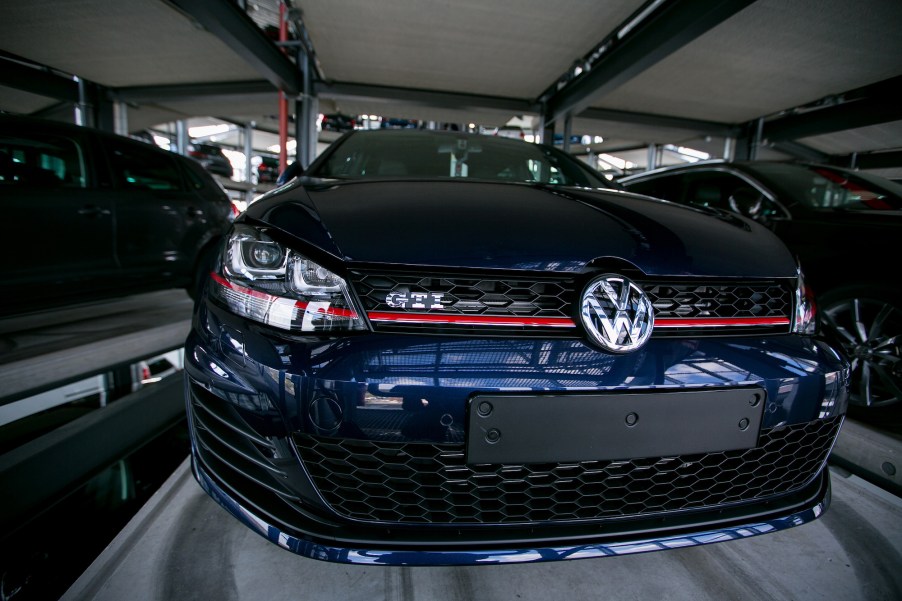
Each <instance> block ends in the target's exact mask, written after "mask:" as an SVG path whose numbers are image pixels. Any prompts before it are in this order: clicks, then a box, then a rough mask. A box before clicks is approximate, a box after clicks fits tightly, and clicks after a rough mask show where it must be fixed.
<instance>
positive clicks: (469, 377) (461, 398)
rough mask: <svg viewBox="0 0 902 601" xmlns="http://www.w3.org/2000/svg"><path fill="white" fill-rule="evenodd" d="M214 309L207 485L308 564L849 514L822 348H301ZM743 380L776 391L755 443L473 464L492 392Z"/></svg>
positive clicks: (545, 342)
mask: <svg viewBox="0 0 902 601" xmlns="http://www.w3.org/2000/svg"><path fill="white" fill-rule="evenodd" d="M196 317H197V319H196V322H195V327H194V330H193V332H192V334H191V335H190V337H189V339H188V343H187V346H186V350H187V353H186V358H187V365H186V371H187V373H188V379H187V384H186V389H187V395H186V396H187V398H188V409H189V418H190V423H191V433H192V455H193V465H194V471H195V475H196V477H197V479H198V481H199V482H200V483H201V485H202V486H203V487H204V489H205V490H206V491H207V492H208V493H209V494H210V495H211V496H212V497H213V498H214V499H216V500H217V502H219V503H220V504H221V505H223V507H225V508H226V509H227V510H228V511H230V512H231V513H232V514H233V515H235V516H236V517H238V518H239V519H240V520H241V521H243V522H244V523H245V524H247V525H248V526H250V527H251V528H252V529H254V530H255V531H257V532H259V533H260V534H261V535H263V536H265V537H267V538H268V539H270V540H271V541H273V542H275V543H276V544H279V545H280V546H283V547H285V548H287V549H289V550H292V551H294V552H296V553H299V554H302V555H305V556H308V557H312V558H316V559H325V560H330V561H339V562H349V563H386V564H395V565H397V564H411V565H414V564H421V565H439V564H442V565H451V564H470V563H501V562H524V561H545V560H553V559H565V558H582V557H595V556H604V555H619V554H627V553H637V552H643V551H650V550H656V549H666V548H675V547H682V546H691V545H698V544H707V543H712V542H720V541H723V540H731V539H735V538H744V537H747V536H753V535H756V534H762V533H766V532H771V531H775V530H780V529H784V528H788V527H791V526H795V525H799V524H802V523H805V522H807V521H810V520H812V519H815V518H816V517H818V516H819V515H820V514H821V513H822V512H823V511H824V509H826V507H827V504H828V502H829V476H828V474H827V472H826V470H825V469H824V465H825V461H826V457H827V455H828V454H829V450H830V448H831V447H832V444H833V441H834V440H835V436H836V434H837V432H838V430H839V427H840V424H841V421H842V415H843V413H844V411H845V402H846V389H847V369H846V365H845V363H844V362H843V361H842V360H841V359H840V358H839V357H838V356H836V355H835V353H833V352H832V351H831V350H830V349H829V347H826V346H825V345H823V344H820V343H818V342H816V341H813V340H811V339H804V338H799V337H793V336H780V337H769V338H735V339H727V338H718V339H704V340H702V339H699V340H673V339H666V340H653V341H651V342H650V343H649V344H648V345H647V346H646V347H645V348H644V349H643V350H642V351H640V352H638V353H633V354H632V355H623V356H616V357H615V356H611V355H606V354H603V353H600V352H598V351H595V350H593V349H592V348H591V347H588V346H587V345H585V344H583V343H582V342H580V341H575V340H554V339H538V340H537V339H531V340H518V339H477V338H452V337H447V338H439V337H417V336H404V335H394V336H391V335H374V334H370V335H363V336H353V337H343V338H334V339H321V338H314V337H292V336H286V335H284V334H281V333H276V332H273V331H272V330H271V329H269V328H265V327H262V326H259V325H257V324H254V323H252V322H248V321H245V320H242V319H240V318H238V317H236V316H234V315H232V314H230V313H228V312H225V311H223V310H221V309H219V308H218V307H216V306H215V305H212V304H209V303H201V304H200V306H199V310H198V313H197V316H196ZM742 387H756V388H760V389H764V390H765V391H766V394H767V404H766V406H765V409H764V413H763V416H762V422H761V439H760V441H759V444H758V445H757V446H756V447H755V448H752V449H748V450H740V451H727V452H719V453H709V454H692V455H678V456H669V457H657V458H644V459H640V460H633V459H628V458H627V459H624V460H622V461H619V460H618V461H604V462H601V461H571V462H561V463H555V464H548V465H539V466H536V465H510V464H505V465H495V466H484V465H483V466H471V465H468V464H467V463H466V461H464V460H463V459H462V457H463V456H464V453H463V451H464V449H465V442H464V441H465V435H466V431H465V430H466V424H467V421H466V420H467V407H468V403H469V401H470V399H471V398H472V397H473V396H474V395H477V394H486V393H493V394H524V393H529V394H540V395H544V394H549V393H554V394H556V395H561V394H585V393H587V392H591V393H599V392H605V391H618V390H619V391H623V390H624V389H629V390H642V391H662V392H663V391H677V390H698V389H735V388H742ZM398 457H401V458H402V460H399V459H398ZM587 459H590V458H587Z"/></svg>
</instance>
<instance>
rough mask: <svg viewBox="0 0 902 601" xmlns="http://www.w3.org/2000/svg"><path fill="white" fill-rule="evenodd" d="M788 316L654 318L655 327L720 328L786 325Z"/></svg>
mask: <svg viewBox="0 0 902 601" xmlns="http://www.w3.org/2000/svg"><path fill="white" fill-rule="evenodd" d="M788 325H789V318H788V317H695V318H690V319H682V318H679V317H664V318H661V319H656V320H655V327H656V328H721V327H730V326H788Z"/></svg>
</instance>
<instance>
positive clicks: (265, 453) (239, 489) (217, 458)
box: [189, 384, 299, 521]
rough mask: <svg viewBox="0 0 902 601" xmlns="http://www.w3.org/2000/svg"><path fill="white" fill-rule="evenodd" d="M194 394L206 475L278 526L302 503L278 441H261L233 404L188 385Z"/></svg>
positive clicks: (197, 446)
mask: <svg viewBox="0 0 902 601" xmlns="http://www.w3.org/2000/svg"><path fill="white" fill-rule="evenodd" d="M189 394H190V401H191V403H190V408H191V421H192V425H193V433H194V439H195V449H196V452H197V459H198V461H200V462H201V464H202V465H203V468H204V470H205V471H206V472H207V473H208V474H209V475H210V476H212V477H214V478H215V479H216V481H217V482H218V484H219V485H220V486H222V487H224V488H225V489H226V490H228V492H229V493H230V494H231V495H232V496H233V497H235V498H236V499H239V500H240V501H241V503H242V504H243V505H245V506H247V507H252V508H254V509H255V510H256V511H257V512H258V513H259V514H261V515H264V516H267V517H269V518H270V519H273V520H274V521H279V518H278V517H277V516H279V515H284V514H285V510H286V509H287V508H288V507H292V506H294V504H295V503H297V502H298V501H299V498H298V497H297V495H296V494H295V493H294V492H293V491H292V487H291V485H290V484H289V478H288V474H287V473H286V470H284V469H282V468H280V467H279V466H278V465H277V464H278V463H280V462H279V461H278V460H277V456H278V455H279V454H280V453H279V448H278V447H279V441H278V439H277V438H274V437H273V438H265V437H263V436H261V435H260V434H259V433H258V431H259V430H260V428H259V427H258V428H254V427H251V425H250V424H249V423H248V422H247V421H246V419H245V418H244V417H243V416H242V414H241V412H240V411H239V410H238V409H237V408H236V407H235V406H234V405H233V404H232V403H229V402H228V401H225V400H223V399H220V398H219V397H217V396H216V395H214V394H211V393H210V392H208V391H206V390H204V389H203V388H201V387H200V386H197V385H195V384H191V385H189ZM282 444H283V445H284V443H282ZM285 446H287V445H285ZM283 454H284V453H283ZM281 463H283V464H284V463H285V462H284V461H283V462H281ZM292 463H294V462H292Z"/></svg>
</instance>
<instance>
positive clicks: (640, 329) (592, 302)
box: [579, 273, 655, 353]
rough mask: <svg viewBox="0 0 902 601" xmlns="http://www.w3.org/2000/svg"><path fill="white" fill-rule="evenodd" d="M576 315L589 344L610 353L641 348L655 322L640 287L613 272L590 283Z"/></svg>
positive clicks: (584, 291)
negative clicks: (581, 323) (593, 344)
mask: <svg viewBox="0 0 902 601" xmlns="http://www.w3.org/2000/svg"><path fill="white" fill-rule="evenodd" d="M579 314H580V318H581V319H582V322H583V326H585V328H586V332H588V334H589V337H590V338H591V339H592V341H593V342H595V343H597V344H598V345H599V346H601V347H602V348H603V349H605V350H606V351H610V352H612V353H628V352H630V351H634V350H636V349H638V348H640V347H641V346H642V345H643V344H645V342H646V341H647V340H648V337H649V336H651V331H652V328H653V327H654V322H655V318H654V312H653V310H652V306H651V301H650V300H648V297H647V296H646V295H645V292H644V291H643V290H642V288H640V287H639V286H638V285H636V284H635V283H634V282H631V281H630V280H628V279H627V278H625V277H623V276H622V275H616V274H612V273H606V274H603V275H600V276H598V277H596V278H594V279H593V280H592V281H591V282H589V285H588V286H586V289H585V290H583V295H582V299H581V301H580V311H579Z"/></svg>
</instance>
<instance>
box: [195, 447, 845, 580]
mask: <svg viewBox="0 0 902 601" xmlns="http://www.w3.org/2000/svg"><path fill="white" fill-rule="evenodd" d="M198 464H199V462H198V461H197V460H196V458H195V457H194V456H193V453H192V461H191V466H192V470H193V472H194V476H195V478H196V479H197V481H198V482H199V483H200V486H201V488H203V489H204V490H205V491H206V492H207V494H209V495H210V496H211V497H212V498H213V500H215V501H216V502H217V503H219V505H221V506H222V507H223V508H224V509H225V510H226V511H228V512H229V513H231V514H232V515H233V516H235V517H236V518H237V519H238V520H240V521H241V522H242V523H243V524H245V525H246V526H247V527H249V528H250V529H251V530H253V531H254V532H256V533H257V534H259V535H261V536H263V537H264V538H266V539H267V540H269V541H270V542H272V543H274V544H276V545H278V546H280V547H282V548H283V549H286V550H288V551H291V552H293V553H297V554H298V555H302V556H304V557H308V558H310V559H318V560H322V561H330V562H335V563H348V564H369V565H391V566H402V565H408V566H454V565H478V564H499V563H536V562H543V561H558V560H564V559H588V558H592V557H611V556H618V555H633V554H636V553H647V552H649V551H663V550H667V549H680V548H685V547H695V546H699V545H708V544H713V543H721V542H726V541H730V540H739V539H744V538H751V537H753V536H758V535H760V534H769V533H773V532H778V531H780V530H786V529H789V528H794V527H796V526H801V525H802V524H806V523H808V522H811V521H814V520H816V519H817V518H819V517H820V516H821V515H823V513H824V512H825V511H826V510H827V508H828V507H829V505H830V478H829V473H828V471H827V468H826V467H824V469H823V471H822V472H821V474H820V475H819V476H818V479H819V480H820V485H819V487H818V493H817V498H818V500H817V501H816V502H815V503H814V504H812V505H811V506H809V507H806V508H804V509H799V510H796V511H794V512H793V513H790V514H788V515H783V516H780V517H774V518H770V519H763V520H757V521H755V520H753V521H751V522H749V523H745V524H739V525H736V524H732V525H728V526H725V527H723V528H714V529H708V530H701V531H694V532H690V533H682V534H665V535H663V536H661V537H652V538H648V537H645V538H641V537H636V538H635V539H632V540H620V541H619V542H610V543H608V542H595V543H588V544H570V545H562V546H546V547H532V548H519V549H516V548H510V549H504V548H500V549H453V550H435V549H375V548H356V547H352V546H338V545H335V544H329V543H328V542H326V541H322V542H317V541H312V540H307V539H302V538H298V537H297V536H294V535H292V534H290V533H288V532H285V531H283V530H280V529H279V528H278V527H277V526H275V525H273V524H271V523H269V522H267V521H266V520H264V519H262V518H260V517H259V516H258V515H257V514H255V513H254V512H252V511H251V510H249V509H248V508H247V507H244V506H242V505H241V504H240V503H238V502H237V501H236V500H235V499H234V498H232V497H231V496H230V495H229V494H228V493H226V492H225V491H224V490H223V489H222V488H221V487H220V486H219V485H217V484H216V483H215V482H214V481H213V480H212V479H211V478H210V477H209V476H208V475H207V474H206V472H204V471H203V469H202V468H201V467H200V466H199V465H198Z"/></svg>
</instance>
